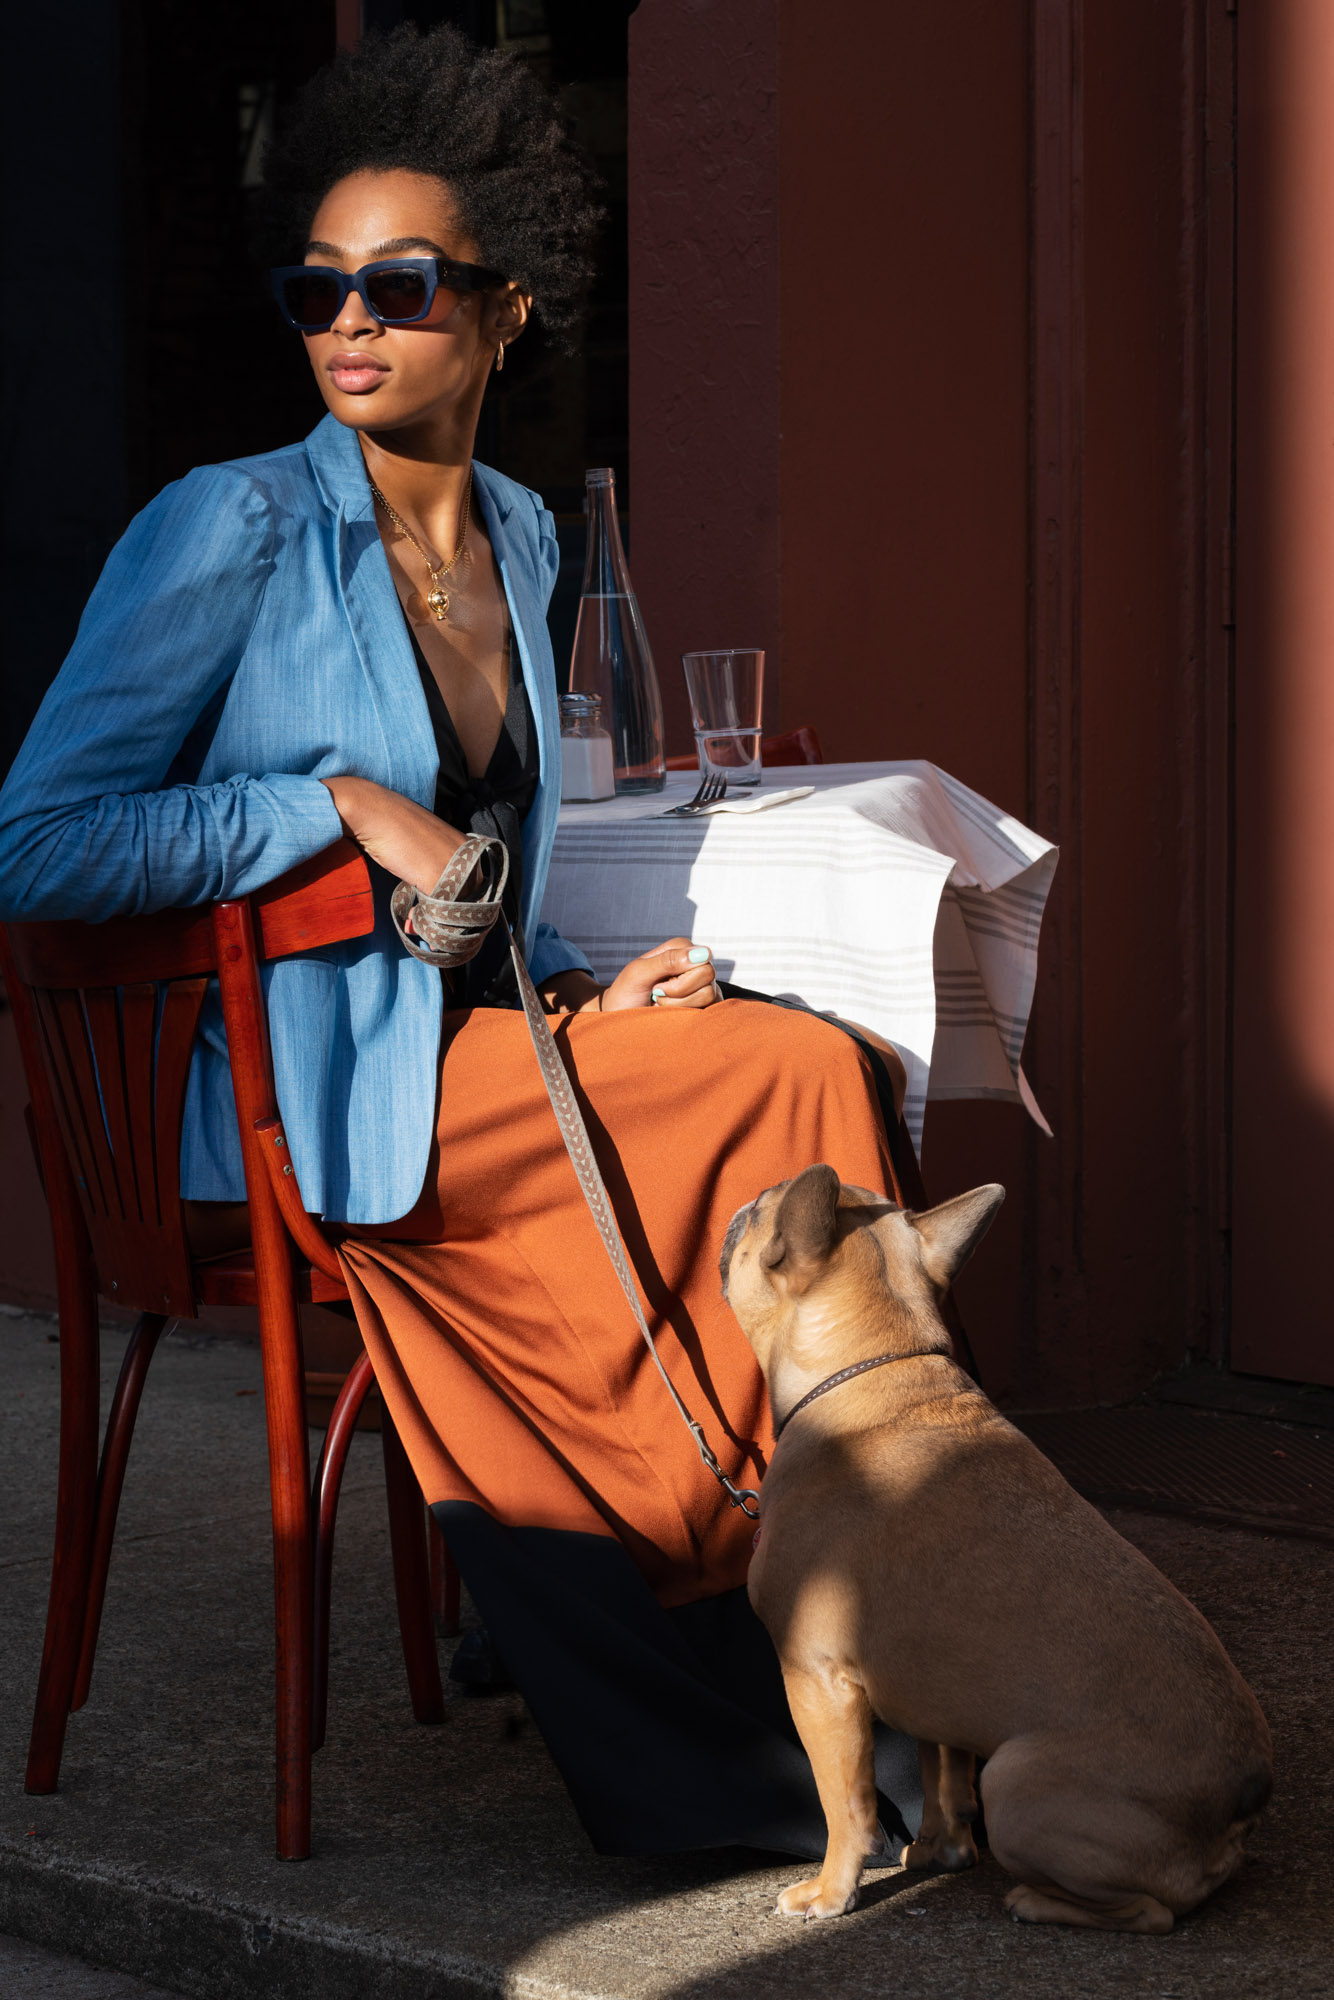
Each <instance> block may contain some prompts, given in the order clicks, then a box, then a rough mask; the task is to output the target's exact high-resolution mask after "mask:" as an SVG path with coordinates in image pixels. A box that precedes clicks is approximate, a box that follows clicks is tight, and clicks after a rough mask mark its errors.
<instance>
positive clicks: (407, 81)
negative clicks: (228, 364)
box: [264, 23, 603, 351]
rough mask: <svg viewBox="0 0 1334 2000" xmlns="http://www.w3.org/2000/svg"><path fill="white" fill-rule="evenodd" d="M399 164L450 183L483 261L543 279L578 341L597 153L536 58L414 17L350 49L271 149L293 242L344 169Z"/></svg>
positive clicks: (557, 323) (532, 282)
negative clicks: (592, 154) (566, 114)
mask: <svg viewBox="0 0 1334 2000" xmlns="http://www.w3.org/2000/svg"><path fill="white" fill-rule="evenodd" d="M394 167H400V168H405V169H407V170H408V171H409V172H411V173H418V174H430V175H432V176H433V177H434V178H435V179H436V180H439V181H443V182H444V183H445V184H446V185H447V187H448V188H449V191H450V193H451V194H452V196H453V197H454V201H455V203H456V206H457V211H458V217H459V222H460V225H461V226H462V228H463V229H464V230H466V232H467V234H468V235H469V236H471V237H472V239H473V241H474V242H475V243H476V245H477V254H478V258H479V260H480V262H481V263H483V264H485V265H487V266H488V267H489V268H490V269H492V270H495V271H503V272H504V273H505V275H506V277H507V278H509V279H511V280H512V281H513V282H514V283H515V284H517V285H518V286H519V287H520V289H521V290H522V291H525V292H527V293H529V294H530V295H531V297H532V300H533V307H534V310H535V311H536V312H537V313H538V315H539V316H540V318H541V320H542V323H543V324H544V326H545V327H546V329H547V332H548V334H549V335H550V337H551V338H552V339H553V340H554V341H555V343H556V344H557V345H558V346H560V347H563V348H565V349H566V350H567V351H568V350H569V349H571V348H573V346H574V345H575V341H576V337H577V334H578V331H579V328H580V325H581V322H582V319H583V311H584V302H585V299H586V296H587V293H588V287H589V283H590V281H591V278H592V273H593V242H594V239H595V237H596V235H597V231H598V228H599V225H600V224H601V221H602V215H603V211H602V209H601V208H600V207H599V205H598V203H597V200H596V196H595V186H596V184H595V181H594V178H593V175H592V171H591V169H590V167H589V165H588V163H587V162H586V160H585V159H584V157H583V155H582V154H581V153H580V152H579V150H578V149H577V147H576V146H575V145H574V144H573V142H572V141H571V140H570V138H569V136H568V134H567V131H566V127H565V123H564V121H563V119H562V118H561V116H560V113H559V111H558V110H557V108H556V105H555V103H554V101H553V99H552V98H551V97H550V95H549V94H548V93H547V91H545V90H544V89H543V87H542V85H541V84H540V83H539V81H538V80H537V78H536V77H535V76H534V75H533V73H532V71H531V70H530V69H529V68H528V67H527V66H526V64H524V63H523V62H522V61H520V60H519V59H518V58H517V57H514V56H509V55H504V54H501V53H500V52H498V51H497V50H495V49H479V48H477V47H475V46H474V44H473V43H471V42H469V41H468V40H467V39H466V38H465V37H464V36H463V35H461V34H460V33H459V31H458V29H457V28H452V27H448V26H446V27H439V28H433V29H432V30H431V31H430V32H429V33H427V34H423V33H421V31H420V30H419V29H418V28H417V27H416V26H415V25H413V24H412V23H405V24H404V25H403V26H401V27H397V28H393V29H391V30H390V31H389V33H387V34H368V35H367V36H366V37H365V39H364V40H363V41H362V42H361V44H360V45H359V46H358V47H357V48H355V49H343V50H341V51H340V52H339V54H338V56H337V57H336V58H335V59H334V61H333V62H332V63H330V64H329V66H328V67H327V68H325V69H322V70H320V71H319V73H318V74H317V75H316V76H314V77H313V78H312V79H311V81H310V82H309V83H308V84H307V85H306V87H305V89H304V90H303V91H302V92H301V94H300V96H299V97H298V98H297V100H296V102H295V104H294V105H293V107H292V110H291V112H290V113H289V114H288V116H287V117H286V119H285V120H284V121H283V128H282V130H281V132H280V135H279V137H278V139H277V141H276V143H275V144H274V145H272V146H271V147H270V148H269V150H268V152H267V154H266V156H265V161H264V180H265V185H266V188H267V197H268V209H269V221H270V224H271V227H272V232H273V234H274V237H275V239H281V240H282V242H283V243H284V245H285V250H284V252H283V253H282V254H293V253H295V254H298V255H299V254H300V251H301V248H302V247H303V246H304V243H305V239H306V237H307V235H308V234H309V230H310V224H311V221H312V218H313V217H314V214H315V211H316V210H317V209H318V207H319V205H320V203H321V202H322V201H323V199H324V197H325V195H326V194H327V193H328V192H329V189H330V188H331V187H333V186H334V185H335V184H336V183H337V182H338V181H340V180H343V179H344V178H345V177H346V176H347V175H348V174H355V173H359V172H362V171H363V170H365V169H367V168H370V169H375V168H380V169H387V168H394Z"/></svg>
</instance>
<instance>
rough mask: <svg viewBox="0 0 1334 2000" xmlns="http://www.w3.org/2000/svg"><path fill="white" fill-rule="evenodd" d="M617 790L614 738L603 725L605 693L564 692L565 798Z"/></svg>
mask: <svg viewBox="0 0 1334 2000" xmlns="http://www.w3.org/2000/svg"><path fill="white" fill-rule="evenodd" d="M615 791H616V767H615V765H614V763H613V761H612V754H611V738H610V736H608V734H607V732H606V730H605V729H604V728H603V727H602V697H601V696H600V695H596V694H580V693H575V694H563V695H562V696H561V698H560V795H561V798H562V799H569V800H575V799H609V798H612V797H613V796H614V794H615Z"/></svg>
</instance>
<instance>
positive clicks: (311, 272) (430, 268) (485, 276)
mask: <svg viewBox="0 0 1334 2000" xmlns="http://www.w3.org/2000/svg"><path fill="white" fill-rule="evenodd" d="M377 271H415V272H416V273H417V274H418V275H419V276H420V277H421V278H423V279H424V280H425V283H426V298H425V302H424V303H423V305H422V308H421V311H420V312H415V313H408V314H405V315H404V317H403V318H401V319H397V318H388V317H386V315H385V314H384V313H382V312H379V311H377V310H376V307H375V304H374V302H373V301H372V299H371V297H370V293H369V290H368V286H367V281H368V280H369V279H371V278H373V277H374V276H375V274H376V272H377ZM310 277H320V278H329V279H332V280H333V281H334V283H335V284H336V285H337V287H338V304H337V306H336V307H335V308H334V311H333V313H332V315H331V316H330V318H328V319H326V320H320V321H306V320H299V319H297V318H296V317H295V315H294V314H293V312H292V310H291V308H290V307H289V306H288V303H287V297H286V287H287V285H288V284H290V283H291V281H292V280H293V279H294V278H310ZM269 282H270V285H271V286H272V289H273V296H274V298H275V299H276V300H277V302H278V309H279V311H280V312H281V313H282V316H283V318H284V319H285V320H286V321H287V324H288V325H289V326H290V327H294V328H295V329H296V331H297V332H298V333H327V332H328V331H329V328H330V327H331V326H332V325H333V324H334V321H335V320H336V319H337V318H338V315H339V313H341V312H342V310H343V307H344V306H345V305H346V304H347V295H348V293H349V292H355V293H356V294H357V296H358V298H359V299H360V300H361V303H362V304H363V305H364V306H365V308H366V310H367V312H368V313H369V314H370V316H371V318H372V319H373V320H375V321H376V322H377V324H378V325H380V326H417V325H419V324H420V323H421V321H422V320H424V319H425V318H426V316H427V314H428V313H429V312H430V310H431V307H432V306H433V305H434V304H435V295H436V292H437V291H438V290H439V289H440V287H441V285H443V286H444V287H445V289H446V290H447V291H451V292H481V291H485V290H487V289H488V287H489V286H491V285H503V284H506V283H508V280H507V279H505V278H503V277H502V276H501V274H500V272H499V271H488V270H487V269H486V268H485V267H484V266H483V265H481V264H458V263H455V261H454V259H453V258H452V257H380V258H377V260H376V261H375V263H373V264H363V265H362V267H361V269H360V270H359V271H340V270H339V269H338V267H337V265H335V264H278V265H276V266H275V267H274V269H273V270H272V271H270V273H269Z"/></svg>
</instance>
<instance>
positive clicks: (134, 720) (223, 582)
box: [0, 417, 587, 1222]
mask: <svg viewBox="0 0 1334 2000" xmlns="http://www.w3.org/2000/svg"><path fill="white" fill-rule="evenodd" d="M474 490H475V492H476V494H477V498H478V501H479V503H480V506H481V509H482V515H483V518H484V520H485V522H486V527H487V531H488V533H489V535H490V538H491V545H492V548H493V549H494V551H495V557H496V562H497V565H498V567H499V570H500V574H501V577H502V578H503V580H504V585H505V594H506V596H507V598H508V600H509V610H510V617H511V620H512V622H513V627H514V632H515V635H516V638H517V640H518V646H519V655H520V659H521V661H522V664H523V675H524V681H525V684H526V686H527V689H528V697H529V700H530V702H531V703H532V709H533V714H534V716H535V718H536V721H537V727H538V735H539V739H540V743H541V779H540V783H539V786H538V791H537V797H536V800H535V802H534V804H533V807H532V810H531V811H530V813H529V815H528V819H527V822H526V824H525V827H524V893H523V909H522V918H523V926H524V932H525V936H526V938H527V942H528V962H529V965H530V966H531V968H532V971H533V975H534V977H535V978H539V979H541V978H547V977H550V976H551V975H552V974H553V973H557V972H562V971H565V970H567V969H569V968H570V967H576V966H577V967H581V968H584V969H587V960H586V959H585V958H584V957H583V956H582V954H581V953H580V952H579V951H577V950H576V949H575V948H574V947H573V946H572V945H569V944H567V943H566V942H565V940H564V939H563V938H561V937H560V936H558V934H557V933H556V932H555V931H554V930H553V929H552V928H551V926H550V925H549V924H543V923H540V922H539V921H538V913H539V911H540V909H541V903H542V891H543V888H544V885H545V883H546V877H547V868H548V864H549V861H550V858H551V846H552V841H553V839H554V837H555V830H556V817H557V813H558V811H559V807H560V718H559V708H558V702H557V696H556V679H555V670H554V664H553V661H552V654H551V642H550V640H549V638H548V636H547V628H546V616H545V614H546V607H547V603H548V600H549V598H550V596H551V589H552V585H553V583H554V581H555V576H556V565H557V553H556V535H555V529H554V526H553V523H552V519H551V516H550V514H548V513H547V512H546V511H545V510H544V508H543V506H542V503H541V501H540V500H539V499H538V497H537V495H536V494H534V493H530V492H529V491H528V489H527V488H526V487H523V486H518V485H516V484H515V483H514V482H513V480H509V479H506V478H504V477H502V475H501V474H500V473H498V472H492V471H490V470H489V469H488V468H487V467H486V466H483V465H478V466H477V467H476V468H475V470H474ZM436 766H437V755H436V746H435V737H434V735H433V733H432V729H431V724H430V720H429V718H428V715H427V710H426V702H425V698H424V696H423V694H422V690H421V683H420V681H419V679H418V675H417V668H416V664H415V662H414V659H413V654H412V648H411V644H410V642H409V639H408V634H407V629H406V627H405V624H404V620H403V614H402V611H401V609H400V607H399V601H398V596H397V594H396V592H395V589H394V584H393V580H392V577H391V575H390V571H389V564H388V561H387V560H386V557H385V553H384V549H383V546H382V544H381V541H380V536H379V532H378V530H377V528H376V524H375V510H374V501H373V500H372V497H371V492H370V487H369V484H368V482H367V478H366V471H365V465H364V463H363V460H362V456H361V448H360V446H359V444H358V442H357V438H356V435H355V433H353V432H352V431H350V430H348V429H346V428H344V426H343V425H341V424H339V423H338V422H337V421H336V420H335V419H334V418H333V417H326V418H325V419H324V421H323V422H322V423H321V424H320V425H319V426H318V427H317V428H316V429H315V430H314V431H312V433H311V435H310V436H309V437H308V438H307V439H306V441H305V443H304V444H297V445H292V446H289V447H288V448H287V449H286V450H284V451H277V452H271V453H269V454H267V455H265V456H263V457H258V458H248V459H238V460H236V461H234V462H233V463H231V464H228V465H208V466H201V467H199V468H198V469H197V470H195V471H194V472H191V473H190V474H189V475H188V476H187V477H186V478H184V479H182V480H180V481H178V482H177V483H176V484H175V485H173V486H169V487H167V488H166V490H165V491H164V492H162V493H160V494H159V495H158V497H157V499H156V500H154V501H153V502H152V504H151V505H150V506H148V507H146V508H145V509H144V511H143V513H142V514H140V515H138V516H137V518H136V519H135V520H134V521H132V522H131V524H130V526H129V528H128V529H127V531H126V533H125V535H124V537H123V538H122V540H121V541H120V542H119V543H118V544H117V546H116V548H115V549H113V551H112V553H111V556H110V557H109V559H108V561H107V565H106V568H105V569H104V571H103V572H102V576H101V578H100V580H99V582H98V584H97V587H96V589H95V590H94V592H93V594H92V597H91V598H90V599H89V602H88V606H87V609H86V610H85V612H84V615H83V619H82V621H81V623H80V626H79V632H78V637H77V638H76V640H75V642H74V646H73V649H72V651H71V652H70V655H69V657H68V659H67V660H66V661H65V664H64V665H63V667H62V668H61V670H60V673H59V674H58V676H57V677H56V680H55V682H54V684H53V685H52V687H51V689H50V692H49V693H48V694H47V697H46V699H45V701H44V702H43V704H42V707H41V709H40V711H39V713H38V715H37V719H36V721H35V722H34V723H33V726H32V729H31V731H30V733H29V735H28V738H27V740H26V742H25V743H24V745H23V748H22V750H21V751H20V753H19V756H18V759H17V761H16V762H15V764H14V767H13V769H12V771H11V772H10V775H9V778H8V780H7V782H6V784H5V786H4V789H3V791H2V792H0V916H3V917H5V918H8V919H10V920H11V921H12V920H24V919H29V918H78V919H81V920H83V921H85V922H97V921H98V920H99V919H101V918H105V917H115V916H131V915H136V914H139V913H141V912H146V911H150V910H161V909H165V908H168V907H170V906H173V905H188V904H196V903H211V902H215V901H217V900H218V899H219V898H222V897H230V896H244V895H247V894H249V893H250V891H252V890H254V889H258V888H261V887H262V886H263V884H264V883H266V882H271V881H272V880H273V879H274V878H275V877H276V876H278V875H281V874H283V872H284V871H285V870H286V869H288V868H291V867H293V866H294V865H295V864H296V863H297V862H299V861H304V860H306V859H308V858H309V857H310V856H311V855H314V854H318V853H319V852H320V850H321V849H322V848H325V847H327V846H328V845H329V844H330V842H331V841H334V840H337V839H338V838H339V835H340V832H341V829H340V826H339V820H338V815H337V813H336V812H335V810H334V805H333V801H332V799H331V798H330V796H329V793H328V791H327V789H326V788H325V786H324V785H322V784H321V783H320V779H321V777H337V776H340V775H344V774H355V775H358V776H361V777H366V778H374V779H375V780H377V781H378V782H379V783H380V784H382V785H388V786H390V787H391V788H392V789H393V790H394V791H396V792H402V793H405V794H406V795H407V796H408V797H409V798H413V799H416V800H417V801H418V803H419V804H421V805H424V806H428V807H429V806H430V805H431V804H432V803H433V801H434V797H435V779H436ZM371 876H372V880H373V882H374V887H375V901H376V927H375V930H374V933H373V934H372V935H371V936H370V937H367V938H361V939H358V940H356V941H355V942H352V943H349V944H345V945H337V946H333V947H331V948H330V949H328V950H325V951H319V952H311V953H307V954H304V955H303V956H302V957H300V958H294V959H285V960H282V961H280V962H279V963H278V964H276V965H273V966H270V967H267V968H266V969H265V975H264V977H265V986H266V989H267V996H268V1007H269V1025H270V1030H271V1034H272V1040H273V1065H274V1071H275V1074H276V1077H277V1085H278V1102H279V1107H280V1109H281V1112H282V1116H283V1120H284V1123H285V1125H286V1127H287V1132H288V1136H289V1138H290V1141H291V1145H292V1155H293V1161H294V1164H295V1166H296V1169H297V1173H298V1175H299V1177H300V1183H301V1192H302V1196H303V1199H304V1200H305V1203H306V1205H307V1207H308V1208H310V1209H312V1210H313V1211H315V1212H318V1213H322V1214H324V1215H325V1216H327V1217H328V1218H329V1219H330V1220H332V1221H344V1222H388V1221H392V1220H393V1219H394V1218H395V1217H397V1216H400V1215H403V1214H406V1212H407V1211H408V1209H410V1208H411V1207H412V1204H413V1203H414V1201H415V1200H416V1198H417V1196H418V1194H419V1193H420V1191H421V1187H422V1182H423V1179H424V1176H425V1172H426V1166H427V1159H428V1154H429V1151H430V1145H431V1139H432V1135H433V1128H434V1123H435V1102H436V1084H437V1077H438V1065H439V1054H440V1022H441V1015H442V1011H443V999H442V990H441V980H440V974H439V973H438V972H437V971H435V970H434V968H432V967H431V966H429V965H422V964H420V963H419V962H418V961H417V960H416V959H414V958H412V957H410V956H409V955H408V954H407V953H406V952H405V951H404V950H403V949H402V947H401V945H400V944H399V942H398V939H397V937H396V936H395V934H394V930H393V927H392V924H391V922H390V919H389V907H388V906H389V893H390V890H391V889H392V887H393V884H392V882H391V880H390V878H389V877H388V876H387V875H386V874H385V873H384V871H383V870H381V869H379V868H377V867H375V866H374V865H372V867H371ZM478 1088H479V1089H484V1088H485V1078H479V1079H478ZM181 1171H182V1188H183V1190H184V1192H185V1193H186V1194H187V1195H188V1196H191V1197H194V1198H196V1199H200V1200H214V1201H227V1200H240V1199H242V1198H243V1196H244V1193H245V1185H244V1180H243V1177H242V1171H241V1155H240V1147H239V1140H238V1134H237V1129H236V1113H235V1109H234V1107H233V1104H232V1096H231V1083H230V1077H229V1074H228V1070H227V1057H226V1042H225V1039H224V1035H223V1028H222V1016H221V1010H220V1007H219V1005H218V1001H217V994H216V989H214V990H212V991H211V992H210V995H209V998H208V1000H207V1001H206V1003H205V1008H204V1013H203V1017H202V1019H201V1023H200V1032H199V1039H198V1041H197V1044H196V1049H195V1058H194V1062H193V1064H192V1068H191V1073H190V1081H189V1088H188V1092H187V1098H186V1110H185V1129H184V1133H183V1136H182V1148H181Z"/></svg>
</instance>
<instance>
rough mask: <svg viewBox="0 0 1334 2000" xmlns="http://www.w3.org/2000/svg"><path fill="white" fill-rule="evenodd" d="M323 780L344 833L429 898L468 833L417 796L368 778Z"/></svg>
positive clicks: (382, 865) (372, 857) (383, 866)
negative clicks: (405, 795) (447, 820)
mask: <svg viewBox="0 0 1334 2000" xmlns="http://www.w3.org/2000/svg"><path fill="white" fill-rule="evenodd" d="M324 783H325V785H326V787H327V788H328V791H329V795H330V797H331V798H332V800H333V802H334V805H335V807H336V808H337V811H338V817H339V819H341V820H342V822H343V831H344V832H345V833H349V834H351V836H352V838H353V840H355V841H356V843H357V845H358V846H359V847H361V848H362V849H364V851H365V852H366V853H367V854H368V855H369V856H370V858H371V860H372V861H378V862H379V864H380V866H381V867H382V868H384V869H386V870H387V871H388V872H389V874H391V875H396V876H398V877H399V879H400V880H401V881H404V882H411V883H412V885H413V887H414V888H416V889H419V890H420V891H421V893H422V894H423V895H424V896H429V895H430V893H431V891H432V889H434V887H435V885H436V883H437V882H438V881H439V880H440V877H441V875H442V874H443V873H444V870H445V864H446V862H447V861H448V860H449V858H450V856H451V855H452V854H456V853H457V852H458V850H459V848H460V847H462V845H463V842H464V839H465V837H466V836H465V835H463V834H461V833H459V832H457V831H456V829H455V828H454V827H452V826H447V825H446V823H445V822H444V820H442V819H437V818H436V816H435V814H434V813H433V812H427V810H426V808H425V806H419V805H418V804H417V802H416V800H415V799H406V798H404V797H403V795H402V793H401V792H391V791H390V790H389V789H388V787H387V786H385V785H377V784H376V783H375V782H374V780H373V779H371V778H326V779H325V780H324Z"/></svg>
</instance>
